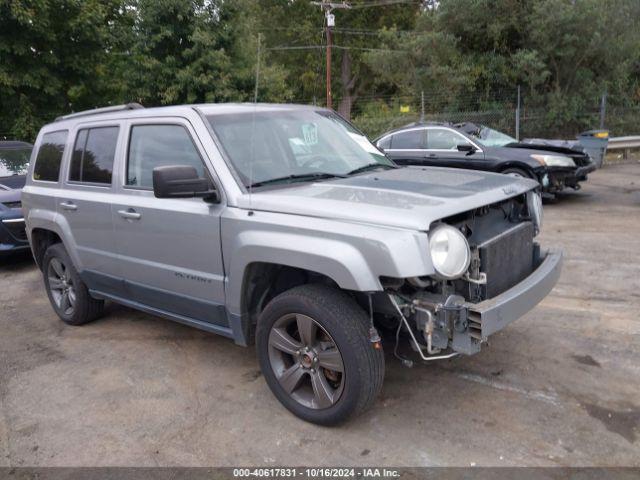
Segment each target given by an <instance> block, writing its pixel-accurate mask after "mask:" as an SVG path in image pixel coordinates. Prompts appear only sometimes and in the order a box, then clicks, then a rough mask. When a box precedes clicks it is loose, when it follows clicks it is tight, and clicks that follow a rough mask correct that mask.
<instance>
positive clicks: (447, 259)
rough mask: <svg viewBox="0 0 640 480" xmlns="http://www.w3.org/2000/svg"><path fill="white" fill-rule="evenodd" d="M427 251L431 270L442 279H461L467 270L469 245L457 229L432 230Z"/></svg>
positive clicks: (438, 228) (469, 259) (469, 253)
mask: <svg viewBox="0 0 640 480" xmlns="http://www.w3.org/2000/svg"><path fill="white" fill-rule="evenodd" d="M429 250H430V253H431V263H433V268H434V269H435V271H436V273H437V274H438V275H439V276H440V277H442V278H445V279H447V280H450V279H454V278H458V277H461V276H462V275H463V274H464V273H465V272H466V271H467V269H468V268H469V262H470V261H471V251H470V250H469V243H468V242H467V239H466V238H465V236H464V235H463V234H462V232H460V230H458V229H457V228H454V227H451V226H449V225H440V226H438V227H436V228H434V229H433V231H432V232H431V233H430V234H429Z"/></svg>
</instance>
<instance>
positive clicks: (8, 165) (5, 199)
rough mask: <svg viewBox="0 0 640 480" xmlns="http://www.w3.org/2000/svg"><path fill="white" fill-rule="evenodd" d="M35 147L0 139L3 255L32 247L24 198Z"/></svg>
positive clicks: (0, 251)
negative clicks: (27, 172)
mask: <svg viewBox="0 0 640 480" xmlns="http://www.w3.org/2000/svg"><path fill="white" fill-rule="evenodd" d="M32 148H33V145H31V144H30V143H26V142H17V141H1V142H0V257H2V256H4V255H6V254H10V253H14V252H18V251H22V250H29V243H28V242H27V235H26V233H25V229H24V218H23V216H22V203H21V200H20V197H21V193H22V187H24V184H25V180H26V177H25V173H26V169H27V165H28V164H29V157H30V156H31V149H32Z"/></svg>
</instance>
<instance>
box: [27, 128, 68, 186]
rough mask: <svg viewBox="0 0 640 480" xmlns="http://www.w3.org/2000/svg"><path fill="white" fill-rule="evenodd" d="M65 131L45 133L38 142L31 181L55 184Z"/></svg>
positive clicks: (60, 162)
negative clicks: (38, 146)
mask: <svg viewBox="0 0 640 480" xmlns="http://www.w3.org/2000/svg"><path fill="white" fill-rule="evenodd" d="M68 134H69V132H68V131H67V130H61V131H59V132H51V133H45V134H44V135H43V136H42V142H40V148H39V149H38V154H37V156H36V164H35V165H34V167H33V179H34V180H40V181H44V182H57V181H58V178H59V177H60V165H61V164H62V155H63V153H64V146H65V144H66V143H67V135H68Z"/></svg>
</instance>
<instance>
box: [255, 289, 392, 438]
mask: <svg viewBox="0 0 640 480" xmlns="http://www.w3.org/2000/svg"><path fill="white" fill-rule="evenodd" d="M369 327H370V320H369V317H368V316H367V314H366V313H365V311H364V310H363V309H362V308H360V306H359V305H358V304H357V303H356V301H355V300H354V299H353V298H352V297H351V296H350V295H348V294H347V293H346V292H344V291H341V290H339V289H337V288H334V287H329V286H327V285H318V284H315V285H301V286H298V287H295V288H292V289H291V290H287V291H286V292H283V293H281V294H280V295H278V296H277V297H275V298H273V299H272V300H271V301H270V302H269V304H268V305H267V306H266V307H265V309H264V310H263V311H262V313H261V314H260V318H259V320H258V325H257V330H256V346H257V351H258V360H259V361H260V369H261V370H262V374H263V375H264V378H265V380H266V382H267V384H268V385H269V388H271V391H272V392H273V394H274V395H275V396H276V397H277V398H278V400H279V401H280V402H281V403H282V404H283V405H284V406H285V407H286V408H287V409H288V410H290V411H291V412H292V413H293V414H295V415H296V416H298V417H300V418H302V419H304V420H306V421H308V422H312V423H317V424H321V425H335V424H337V423H340V422H343V421H345V420H346V419H348V418H349V417H351V416H354V415H357V414H359V413H361V412H363V411H365V410H366V409H367V408H369V407H370V406H371V405H372V404H373V402H374V401H375V398H376V396H377V394H378V393H379V392H380V389H381V387H382V380H383V378H384V355H383V352H382V349H381V348H379V346H377V345H375V344H373V343H371V341H370V336H369Z"/></svg>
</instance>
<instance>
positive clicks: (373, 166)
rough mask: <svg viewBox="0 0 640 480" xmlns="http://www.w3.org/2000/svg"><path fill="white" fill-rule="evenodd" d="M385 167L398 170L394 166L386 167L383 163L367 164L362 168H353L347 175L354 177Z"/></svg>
mask: <svg viewBox="0 0 640 480" xmlns="http://www.w3.org/2000/svg"><path fill="white" fill-rule="evenodd" d="M380 167H385V168H390V169H395V168H398V167H396V166H394V165H387V164H385V163H368V164H366V165H363V166H362V167H358V168H355V169H353V170H351V171H350V172H348V173H347V175H355V174H356V173H362V172H368V171H369V170H374V169H376V168H380Z"/></svg>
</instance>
